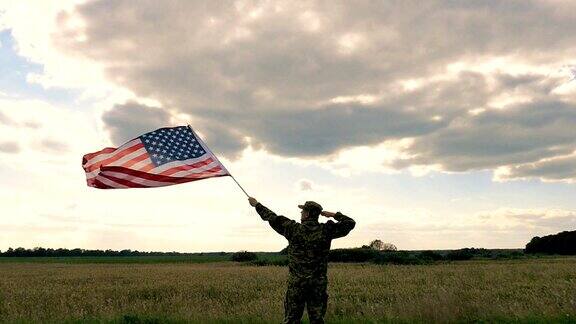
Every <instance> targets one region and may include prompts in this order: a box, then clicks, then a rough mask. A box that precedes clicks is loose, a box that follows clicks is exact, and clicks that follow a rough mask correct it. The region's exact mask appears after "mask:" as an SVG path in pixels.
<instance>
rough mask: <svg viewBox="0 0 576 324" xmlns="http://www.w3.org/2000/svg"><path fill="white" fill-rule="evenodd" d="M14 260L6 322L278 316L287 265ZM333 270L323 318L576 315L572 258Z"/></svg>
mask: <svg viewBox="0 0 576 324" xmlns="http://www.w3.org/2000/svg"><path fill="white" fill-rule="evenodd" d="M112 259H113V258H112ZM16 260H17V259H16V258H12V259H11V260H7V259H2V260H0V319H1V320H2V321H5V322H40V321H41V322H64V321H68V322H77V321H92V322H118V323H120V322H124V323H157V322H202V323H205V322H218V323H220V322H223V323H237V322H244V323H252V322H261V323H268V322H277V323H278V322H281V319H282V312H283V308H282V300H283V295H284V289H285V280H286V277H287V268H286V267H277V266H250V265H243V264H237V263H233V262H225V261H224V262H223V261H220V262H209V263H206V262H204V261H205V260H204V259H202V258H200V259H188V260H177V259H174V258H172V259H169V258H168V259H158V258H156V259H153V258H150V259H148V260H146V259H145V258H144V259H143V258H135V259H129V258H120V259H118V258H116V259H115V260H116V261H118V262H112V261H113V260H106V259H100V260H89V259H86V260H79V259H73V258H67V259H64V258H63V259H60V260H52V262H49V263H46V262H40V261H42V260H40V259H20V260H19V261H16ZM44 260H46V259H44ZM97 261H103V262H97ZM173 261H174V262H173ZM202 262H204V263H202ZM329 275H330V285H329V295H330V299H329V306H328V313H327V318H326V320H327V322H328V323H349V322H364V323H372V322H431V321H433V322H495V321H497V322H533V323H548V322H565V323H573V322H576V258H556V259H550V258H549V259H523V260H507V261H463V262H452V263H439V264H433V265H374V264H342V263H337V264H330V270H329Z"/></svg>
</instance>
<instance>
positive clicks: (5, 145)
mask: <svg viewBox="0 0 576 324" xmlns="http://www.w3.org/2000/svg"><path fill="white" fill-rule="evenodd" d="M0 152H2V153H18V152H20V145H19V144H18V143H17V142H2V143H0Z"/></svg>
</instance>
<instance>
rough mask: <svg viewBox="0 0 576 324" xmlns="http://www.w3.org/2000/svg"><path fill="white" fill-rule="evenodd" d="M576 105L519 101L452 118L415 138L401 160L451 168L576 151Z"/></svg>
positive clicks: (530, 159)
mask: <svg viewBox="0 0 576 324" xmlns="http://www.w3.org/2000/svg"><path fill="white" fill-rule="evenodd" d="M575 122H576V104H569V103H564V102H559V101H549V102H544V101H543V102H536V103H528V104H519V105H516V106H513V107H509V108H507V109H501V110H490V111H486V112H484V113H481V114H479V115H471V116H467V117H463V118H461V119H457V120H455V121H453V122H452V123H451V124H450V125H449V126H448V127H446V128H444V129H442V130H439V131H437V132H435V133H434V134H431V135H429V136H425V137H420V138H418V139H416V140H415V142H414V143H413V145H412V146H411V147H410V148H409V149H408V150H409V151H410V152H411V153H413V154H414V157H412V158H410V159H407V160H404V161H399V163H400V165H412V164H440V165H442V166H443V168H444V169H445V170H448V171H467V170H474V169H490V168H496V167H498V166H502V165H511V164H522V163H527V162H533V161H539V160H541V159H543V158H550V157H554V156H558V155H565V154H568V153H571V152H573V151H574V150H576V129H575V128H574V127H572V126H571V125H574V123H575Z"/></svg>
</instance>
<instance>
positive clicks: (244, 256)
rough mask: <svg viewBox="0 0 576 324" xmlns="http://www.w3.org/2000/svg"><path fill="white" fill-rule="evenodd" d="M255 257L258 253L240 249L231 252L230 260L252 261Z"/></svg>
mask: <svg viewBox="0 0 576 324" xmlns="http://www.w3.org/2000/svg"><path fill="white" fill-rule="evenodd" d="M257 259H258V255H256V253H254V252H248V251H240V252H236V253H234V254H232V261H236V262H246V261H254V260H257Z"/></svg>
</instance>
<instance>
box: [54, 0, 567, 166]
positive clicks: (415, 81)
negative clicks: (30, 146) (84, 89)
mask: <svg viewBox="0 0 576 324" xmlns="http://www.w3.org/2000/svg"><path fill="white" fill-rule="evenodd" d="M570 9H573V5H572V4H570V3H569V2H559V1H556V2H554V5H550V2H547V1H537V0H530V1H526V0H512V1H506V2H501V1H495V0H491V1H484V2H454V1H427V2H426V3H424V4H423V3H422V2H420V1H416V0H413V1H402V2H390V3H381V2H370V1H360V2H355V3H354V4H351V3H349V2H330V3H324V2H307V3H304V4H302V3H286V2H265V3H245V2H235V5H234V6H231V5H223V4H221V3H214V2H186V1H181V2H178V1H175V2H170V3H169V4H165V3H158V2H155V1H142V2H140V3H139V4H138V5H134V4H133V3H130V2H121V1H108V0H103V1H98V2H88V3H86V4H82V5H80V6H77V7H76V10H74V11H66V12H62V13H61V14H60V15H59V17H58V24H59V27H60V29H59V30H58V31H56V32H55V33H54V34H53V41H54V44H55V45H56V46H57V47H58V48H59V49H60V50H61V51H62V52H63V53H67V54H73V55H75V56H78V57H82V58H85V59H89V60H93V61H95V62H98V64H99V65H100V66H102V67H103V68H104V70H105V72H106V75H107V76H108V78H109V80H111V81H112V82H114V83H116V84H117V85H119V86H122V87H125V88H127V89H129V90H130V91H132V92H133V93H134V94H135V95H136V96H138V97H141V98H153V99H155V100H157V101H158V102H159V103H160V104H161V106H162V107H170V113H168V112H165V114H162V113H160V112H159V111H154V112H152V111H150V110H149V109H146V108H142V107H140V108H134V107H133V109H128V108H123V107H122V105H120V106H116V107H114V108H113V109H112V110H111V111H110V112H107V113H106V114H105V115H104V117H103V118H104V121H105V124H106V125H107V127H108V128H109V129H110V134H111V136H112V139H113V141H114V142H115V143H119V142H123V141H125V140H127V139H129V138H130V136H136V135H137V134H136V131H138V130H140V129H141V128H140V127H141V126H142V127H143V126H144V125H147V126H148V125H152V124H154V123H153V121H164V122H166V121H168V120H169V114H179V113H182V114H186V115H187V116H190V119H192V120H193V121H194V125H197V126H196V127H198V128H200V129H201V130H202V134H205V135H206V139H207V142H209V143H210V145H211V146H212V147H213V148H214V150H215V151H216V152H221V153H222V154H224V155H227V156H237V155H238V154H239V152H240V151H242V150H243V149H244V148H246V147H247V146H248V145H252V146H253V147H255V148H263V149H265V150H267V151H268V152H271V153H274V154H277V155H281V156H292V157H302V158H317V157H325V156H329V155H333V154H339V153H342V152H345V151H346V150H349V149H351V148H354V147H359V146H376V145H379V144H381V143H383V142H385V141H395V140H405V139H413V140H414V142H413V145H411V146H410V147H409V148H408V149H407V150H406V151H405V152H404V153H406V154H408V155H410V156H411V158H408V159H403V160H401V161H398V162H397V163H396V166H397V167H409V166H414V165H425V166H426V165H427V166H434V165H439V166H440V168H439V169H442V170H446V171H469V170H477V169H496V168H498V167H503V166H506V167H509V166H516V165H520V164H525V163H533V162H537V161H539V160H541V159H544V158H552V157H557V156H560V155H566V154H568V153H569V152H571V151H573V150H574V144H575V143H574V141H573V139H574V134H573V132H572V130H571V128H572V127H570V121H571V120H572V118H573V111H574V109H573V105H574V103H573V100H574V98H573V97H571V94H566V93H564V94H560V93H556V92H557V91H556V90H557V89H558V87H560V86H562V82H561V80H560V79H561V78H559V77H558V76H557V75H555V74H554V73H552V72H553V71H557V70H558V68H559V67H560V66H566V65H570V64H571V63H572V64H573V58H572V53H573V51H574V50H575V47H576V45H575V44H574V42H573V37H572V35H573V33H574V30H576V19H575V18H576V13H575V12H576V11H574V10H570ZM111 12H112V13H114V14H110V13H111ZM183 13H186V14H183ZM75 21H81V22H82V23H81V24H80V23H78V24H75V23H73V22H75ZM570 66H572V65H570ZM565 81H567V80H565ZM565 81H564V82H565ZM570 100H572V101H570ZM148 108H151V107H148ZM138 111H147V112H146V113H142V114H138V113H136V112H138ZM165 111H166V109H165ZM472 112H474V113H472ZM479 112H483V113H479ZM563 118H567V119H566V120H564V119H563ZM130 125H135V126H134V127H132V126H130Z"/></svg>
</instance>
